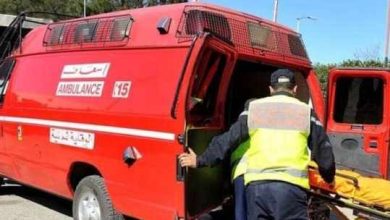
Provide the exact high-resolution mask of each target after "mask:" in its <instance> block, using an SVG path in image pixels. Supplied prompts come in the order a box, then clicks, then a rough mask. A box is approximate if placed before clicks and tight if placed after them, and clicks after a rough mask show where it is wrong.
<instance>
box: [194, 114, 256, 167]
mask: <svg viewBox="0 0 390 220" xmlns="http://www.w3.org/2000/svg"><path fill="white" fill-rule="evenodd" d="M247 118H248V116H247V111H244V112H243V113H241V115H240V116H239V118H238V120H237V121H236V122H235V123H234V124H232V126H231V127H230V129H229V130H228V131H227V132H225V133H223V134H221V135H218V136H215V137H214V138H213V139H212V140H211V142H210V143H209V145H208V147H207V149H206V151H204V152H203V153H202V154H201V155H199V156H198V158H197V166H198V167H204V166H214V165H217V164H219V163H220V162H221V161H223V159H224V158H225V157H226V156H227V155H228V154H229V152H231V150H232V149H234V148H236V147H237V146H238V145H240V143H242V142H244V141H246V140H247V139H248V138H249V134H248V133H249V132H248V125H247Z"/></svg>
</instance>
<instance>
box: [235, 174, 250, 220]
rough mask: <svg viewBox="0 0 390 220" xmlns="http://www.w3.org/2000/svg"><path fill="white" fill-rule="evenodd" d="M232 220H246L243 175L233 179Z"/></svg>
mask: <svg viewBox="0 0 390 220" xmlns="http://www.w3.org/2000/svg"><path fill="white" fill-rule="evenodd" d="M233 186H234V219H235V220H246V216H247V213H246V197H245V182H244V175H241V176H239V177H237V178H235V179H234V181H233Z"/></svg>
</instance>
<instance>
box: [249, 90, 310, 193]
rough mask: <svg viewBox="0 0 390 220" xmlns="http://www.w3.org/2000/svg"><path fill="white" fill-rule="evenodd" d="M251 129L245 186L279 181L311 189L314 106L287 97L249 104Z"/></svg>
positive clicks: (271, 98)
mask: <svg viewBox="0 0 390 220" xmlns="http://www.w3.org/2000/svg"><path fill="white" fill-rule="evenodd" d="M248 128H249V136H250V138H249V149H248V150H247V151H246V171H245V175H244V179H245V184H249V183H250V182H253V181H258V180H276V181H284V182H288V183H291V184H295V185H298V186H301V187H303V188H307V189H308V188H309V181H308V177H307V176H308V170H307V167H308V163H309V161H310V156H309V149H308V146H307V139H308V136H309V134H310V107H309V106H308V105H307V104H305V103H303V102H300V101H299V100H298V99H295V98H293V97H289V96H284V95H275V96H271V97H267V98H263V99H258V100H256V101H253V102H251V103H250V104H249V111H248Z"/></svg>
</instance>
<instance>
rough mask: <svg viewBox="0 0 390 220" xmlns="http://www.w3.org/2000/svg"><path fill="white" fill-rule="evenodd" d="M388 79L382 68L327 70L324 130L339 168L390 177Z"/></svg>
mask: <svg viewBox="0 0 390 220" xmlns="http://www.w3.org/2000/svg"><path fill="white" fill-rule="evenodd" d="M389 80H390V70H389V69H385V68H382V69H381V68H338V69H332V70H331V71H330V75H329V80H328V110H327V115H328V117H327V131H328V134H329V137H330V139H331V142H332V144H333V151H334V154H335V158H336V162H337V166H338V167H339V168H347V169H350V170H355V171H358V172H359V173H361V174H364V175H366V176H371V177H379V178H384V179H390V175H389V169H390V162H389V148H390V145H389V137H390V135H389V134H390V133H389V132H390V131H389V128H390V118H389V115H390V103H389V100H390V97H389V95H390V90H389V85H388V84H389Z"/></svg>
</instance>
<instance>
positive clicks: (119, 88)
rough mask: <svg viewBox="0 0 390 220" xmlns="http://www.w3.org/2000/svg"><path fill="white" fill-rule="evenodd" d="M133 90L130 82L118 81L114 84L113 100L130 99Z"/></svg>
mask: <svg viewBox="0 0 390 220" xmlns="http://www.w3.org/2000/svg"><path fill="white" fill-rule="evenodd" d="M130 88H131V82H130V81H116V82H115V84H114V90H113V91H112V97H113V98H127V97H129V93H130Z"/></svg>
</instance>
